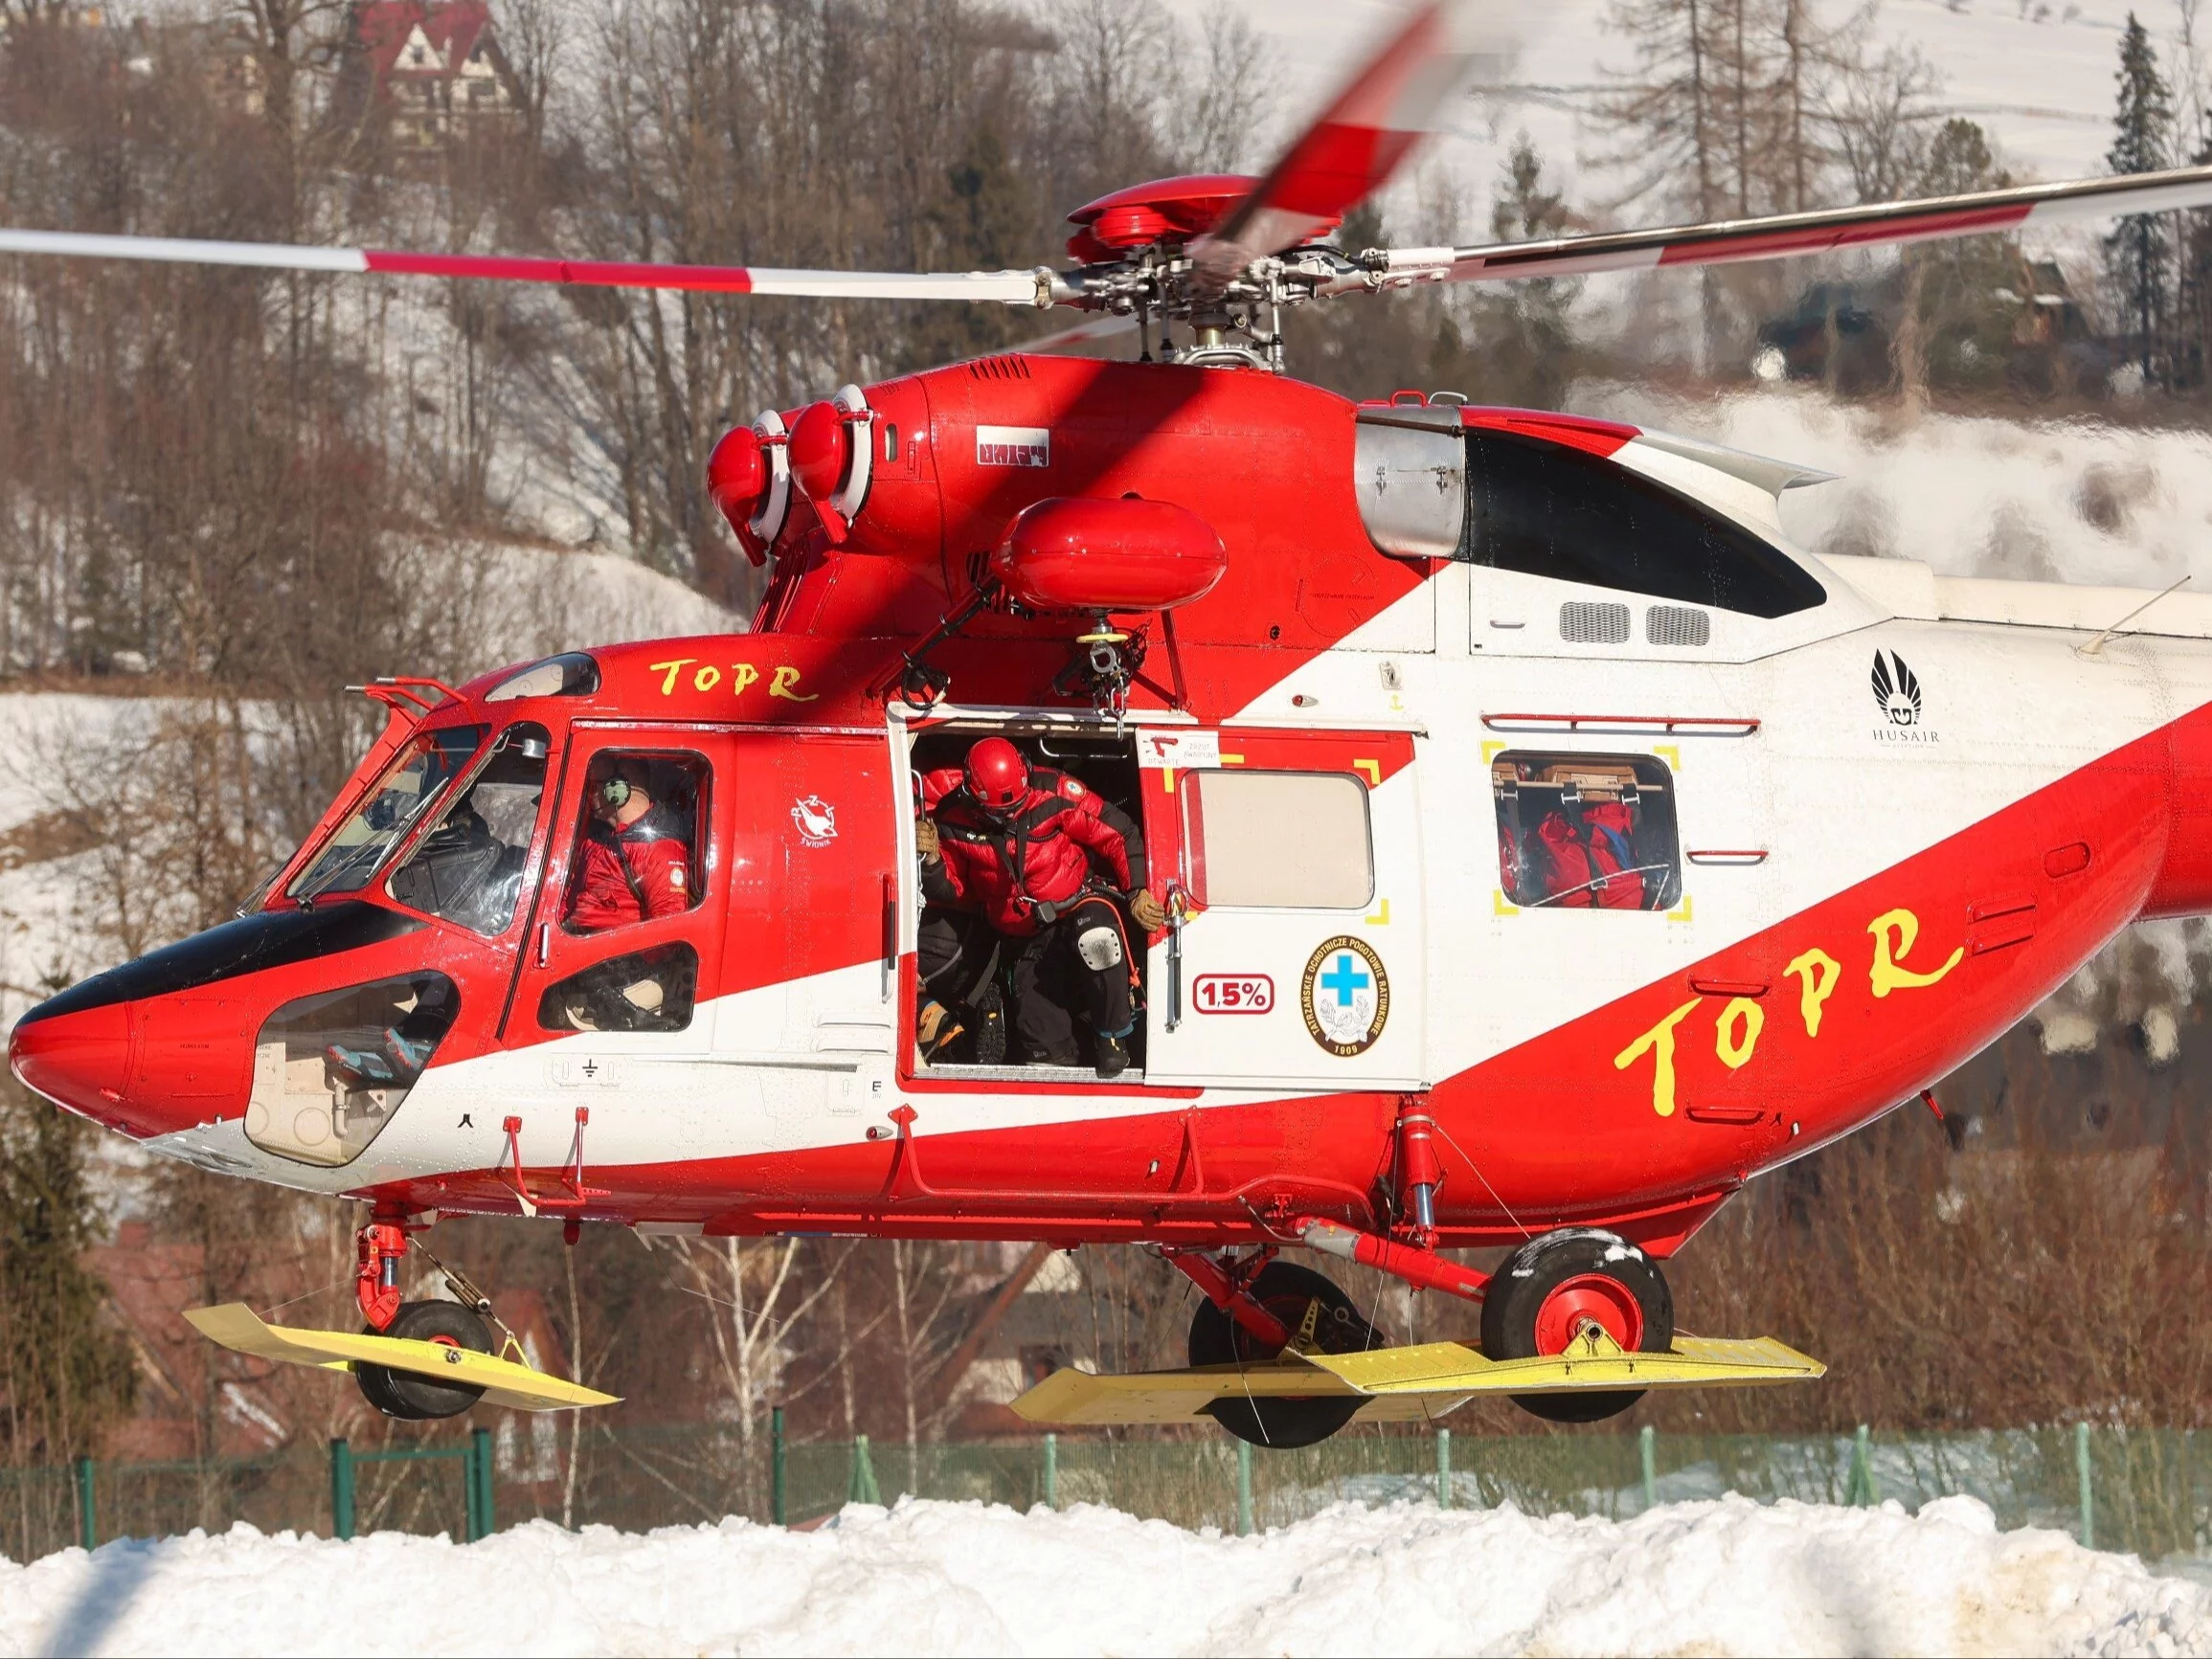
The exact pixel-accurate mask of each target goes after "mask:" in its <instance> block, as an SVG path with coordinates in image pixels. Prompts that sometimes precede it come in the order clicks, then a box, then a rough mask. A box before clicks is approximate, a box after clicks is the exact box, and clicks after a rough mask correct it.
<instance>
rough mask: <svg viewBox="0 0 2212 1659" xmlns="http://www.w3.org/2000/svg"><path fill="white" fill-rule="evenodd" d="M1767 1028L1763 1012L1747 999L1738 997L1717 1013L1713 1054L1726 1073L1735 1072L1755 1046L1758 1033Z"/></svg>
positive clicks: (1747, 1058)
mask: <svg viewBox="0 0 2212 1659" xmlns="http://www.w3.org/2000/svg"><path fill="white" fill-rule="evenodd" d="M1766 1028H1767V1011H1766V1010H1765V1009H1764V1008H1761V1007H1760V1006H1759V1005H1758V1004H1757V1003H1756V1002H1754V1001H1752V1000H1751V999H1750V998H1749V997H1738V998H1736V999H1735V1000H1734V1001H1732V1002H1730V1003H1729V1004H1728V1005H1727V1007H1726V1008H1724V1009H1722V1010H1721V1022H1720V1023H1719V1024H1718V1025H1716V1026H1714V1027H1713V1052H1714V1053H1715V1054H1717V1055H1719V1056H1720V1057H1721V1064H1722V1065H1725V1066H1727V1068H1728V1069H1729V1070H1730V1071H1735V1070H1737V1069H1739V1068H1740V1067H1741V1066H1742V1065H1743V1064H1744V1062H1745V1061H1747V1060H1749V1059H1750V1058H1751V1051H1752V1050H1753V1049H1754V1048H1756V1047H1758V1046H1759V1033H1760V1032H1762V1031H1764V1030H1765V1029H1766Z"/></svg>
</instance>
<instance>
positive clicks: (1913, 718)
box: [1874, 651, 1920, 726]
mask: <svg viewBox="0 0 2212 1659" xmlns="http://www.w3.org/2000/svg"><path fill="white" fill-rule="evenodd" d="M1874 701H1875V702H1876V704H1878V705H1879V706H1881V709H1882V712H1883V714H1884V715H1885V716H1886V717H1887V719H1888V721H1889V724H1890V725H1892V726H1918V725H1919V724H1920V682H1919V681H1918V680H1917V679H1915V678H1914V677H1913V673H1912V670H1911V669H1909V668H1907V666H1906V665H1905V659H1904V658H1902V657H1900V656H1899V655H1898V654H1897V653H1896V652H1894V651H1891V652H1888V653H1886V656H1885V653H1883V652H1881V651H1877V652H1875V653H1874Z"/></svg>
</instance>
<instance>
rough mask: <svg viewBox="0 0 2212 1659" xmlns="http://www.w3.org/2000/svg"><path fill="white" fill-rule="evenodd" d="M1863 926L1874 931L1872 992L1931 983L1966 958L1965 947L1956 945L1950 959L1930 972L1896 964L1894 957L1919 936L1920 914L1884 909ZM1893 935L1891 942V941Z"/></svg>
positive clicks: (1909, 951)
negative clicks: (1920, 971) (1921, 972)
mask: <svg viewBox="0 0 2212 1659" xmlns="http://www.w3.org/2000/svg"><path fill="white" fill-rule="evenodd" d="M1866 930H1867V931H1868V932H1869V933H1872V934H1873V935H1874V968H1873V973H1872V975H1871V977H1872V978H1873V981H1874V995H1875V996H1877V997H1886V996H1888V995H1889V993H1890V992H1892V991H1911V990H1917V989H1919V988H1920V987H1921V986H1924V985H1932V984H1934V983H1935V982H1936V981H1937V980H1938V979H1940V978H1942V977H1943V976H1944V975H1946V974H1948V973H1950V972H1951V971H1952V969H1953V968H1955V967H1957V966H1958V965H1959V963H1960V962H1962V961H1964V960H1965V958H1966V947H1965V946H1964V945H1961V946H1959V947H1958V948H1957V949H1956V950H1954V951H1952V953H1951V958H1950V960H1949V961H1947V962H1945V963H1944V965H1943V966H1942V967H1940V968H1938V969H1936V971H1935V972H1934V973H1932V974H1920V973H1915V972H1914V971H1913V970H1912V969H1910V968H1907V967H1902V966H1900V965H1899V963H1898V960H1897V958H1898V957H1900V956H1909V955H1911V954H1912V945H1913V941H1914V940H1916V939H1918V938H1919V937H1920V918H1919V917H1918V916H1916V915H1914V914H1913V913H1912V912H1911V911H1910V910H1885V911H1884V912H1883V913H1882V914H1881V915H1879V916H1877V917H1875V918H1874V920H1872V921H1871V922H1869V923H1867V924H1866ZM1893 938H1894V941H1895V942H1894V944H1893V943H1892V942H1891V941H1892V939H1893Z"/></svg>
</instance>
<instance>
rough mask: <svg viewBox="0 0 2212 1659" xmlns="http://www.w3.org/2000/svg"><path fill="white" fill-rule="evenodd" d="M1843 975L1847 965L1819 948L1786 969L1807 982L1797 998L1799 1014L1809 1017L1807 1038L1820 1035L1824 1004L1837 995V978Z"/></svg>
mask: <svg viewBox="0 0 2212 1659" xmlns="http://www.w3.org/2000/svg"><path fill="white" fill-rule="evenodd" d="M1842 972H1843V964H1842V963H1840V962H1839V961H1837V960H1836V958H1835V957H1833V956H1831V955H1829V954H1828V953H1827V952H1825V951H1823V950H1821V949H1820V947H1819V946H1817V945H1816V946H1814V947H1813V949H1811V950H1810V951H1807V952H1806V953H1804V954H1803V955H1801V956H1797V957H1794V958H1793V959H1792V961H1791V963H1790V965H1789V966H1788V967H1787V968H1785V969H1783V970H1782V973H1783V975H1784V976H1785V977H1787V976H1788V975H1792V974H1795V975H1801V976H1802V977H1803V979H1804V981H1805V987H1804V990H1803V991H1802V992H1801V993H1800V994H1799V996H1798V998H1797V1009H1798V1012H1799V1013H1801V1014H1802V1015H1804V1017H1805V1035H1806V1036H1808V1037H1817V1036H1819V1035H1820V1004H1821V1003H1823V1002H1825V1001H1827V1000H1828V998H1829V997H1830V996H1831V995H1832V994H1833V993H1834V992H1835V989H1836V979H1837V976H1838V975H1840V974H1841V973H1842Z"/></svg>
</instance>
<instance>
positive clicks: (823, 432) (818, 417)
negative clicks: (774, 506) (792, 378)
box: [788, 403, 852, 502]
mask: <svg viewBox="0 0 2212 1659" xmlns="http://www.w3.org/2000/svg"><path fill="white" fill-rule="evenodd" d="M788 453H789V455H790V457H791V476H792V478H793V479H794V480H796V481H797V482H798V484H799V487H800V488H801V489H802V490H804V491H805V492H806V497H807V499H808V500H809V501H813V502H825V501H827V500H829V498H830V497H831V496H834V495H835V494H836V493H837V492H838V488H839V486H840V485H842V484H843V483H844V482H845V473H846V466H847V465H848V464H849V463H850V461H851V460H852V433H851V430H850V428H848V427H847V426H846V422H845V417H844V416H843V415H840V414H839V413H838V408H837V405H835V404H834V403H810V404H808V405H807V406H806V407H805V408H804V409H802V410H801V411H800V414H799V420H798V423H797V424H796V425H794V426H793V427H792V429H791V447H790V449H789V451H788Z"/></svg>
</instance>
